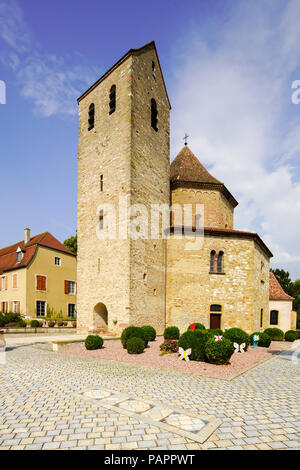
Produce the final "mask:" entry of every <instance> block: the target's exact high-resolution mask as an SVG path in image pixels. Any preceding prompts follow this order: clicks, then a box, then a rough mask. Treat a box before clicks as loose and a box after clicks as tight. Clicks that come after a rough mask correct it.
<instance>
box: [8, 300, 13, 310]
mask: <svg viewBox="0 0 300 470" xmlns="http://www.w3.org/2000/svg"><path fill="white" fill-rule="evenodd" d="M9 311H10V312H12V311H13V307H12V302H9Z"/></svg>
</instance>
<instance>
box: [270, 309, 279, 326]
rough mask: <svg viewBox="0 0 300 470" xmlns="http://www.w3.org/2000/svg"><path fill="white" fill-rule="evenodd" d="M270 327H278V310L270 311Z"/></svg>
mask: <svg viewBox="0 0 300 470" xmlns="http://www.w3.org/2000/svg"><path fill="white" fill-rule="evenodd" d="M270 325H278V310H271V312H270Z"/></svg>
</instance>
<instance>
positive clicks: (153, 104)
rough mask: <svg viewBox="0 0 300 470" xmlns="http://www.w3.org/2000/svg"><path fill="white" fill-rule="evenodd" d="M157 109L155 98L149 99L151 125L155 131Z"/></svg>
mask: <svg viewBox="0 0 300 470" xmlns="http://www.w3.org/2000/svg"><path fill="white" fill-rule="evenodd" d="M157 125H158V111H157V104H156V101H155V99H153V98H152V100H151V127H153V129H154V130H155V131H156V132H157V131H158V127H157Z"/></svg>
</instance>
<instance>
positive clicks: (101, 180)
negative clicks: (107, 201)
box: [100, 175, 103, 193]
mask: <svg viewBox="0 0 300 470" xmlns="http://www.w3.org/2000/svg"><path fill="white" fill-rule="evenodd" d="M100 191H101V193H103V175H100Z"/></svg>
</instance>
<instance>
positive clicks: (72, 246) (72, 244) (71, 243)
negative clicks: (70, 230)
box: [64, 233, 77, 255]
mask: <svg viewBox="0 0 300 470" xmlns="http://www.w3.org/2000/svg"><path fill="white" fill-rule="evenodd" d="M64 245H65V246H66V247H67V248H69V250H71V251H72V253H74V255H77V233H76V235H75V236H72V237H70V238H67V240H65V241H64Z"/></svg>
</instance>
